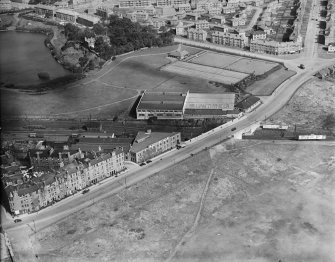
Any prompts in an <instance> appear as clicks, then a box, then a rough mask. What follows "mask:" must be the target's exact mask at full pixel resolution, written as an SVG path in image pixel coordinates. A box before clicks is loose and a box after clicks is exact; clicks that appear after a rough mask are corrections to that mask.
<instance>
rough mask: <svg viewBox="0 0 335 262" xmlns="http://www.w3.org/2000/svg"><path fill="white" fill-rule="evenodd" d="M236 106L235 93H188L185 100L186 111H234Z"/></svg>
mask: <svg viewBox="0 0 335 262" xmlns="http://www.w3.org/2000/svg"><path fill="white" fill-rule="evenodd" d="M234 105H235V93H223V94H207V93H188V94H187V96H186V100H185V109H222V110H233V109H234Z"/></svg>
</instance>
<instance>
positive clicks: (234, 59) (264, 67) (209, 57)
mask: <svg viewBox="0 0 335 262" xmlns="http://www.w3.org/2000/svg"><path fill="white" fill-rule="evenodd" d="M189 62H192V63H195V64H199V65H205V66H212V67H217V68H222V69H227V70H231V71H236V72H240V73H245V74H252V73H254V74H255V75H262V74H264V73H266V72H268V71H269V70H271V69H272V68H274V67H276V66H277V65H278V63H274V62H269V61H265V60H259V59H250V58H245V57H241V56H234V55H229V54H223V53H214V52H209V51H207V52H205V53H201V54H200V55H199V56H196V57H194V58H192V59H190V60H189Z"/></svg>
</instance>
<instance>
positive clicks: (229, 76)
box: [162, 61, 248, 85]
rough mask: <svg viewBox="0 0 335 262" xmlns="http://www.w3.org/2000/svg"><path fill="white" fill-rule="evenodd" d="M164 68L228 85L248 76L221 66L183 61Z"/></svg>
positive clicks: (168, 70) (171, 71) (164, 69)
mask: <svg viewBox="0 0 335 262" xmlns="http://www.w3.org/2000/svg"><path fill="white" fill-rule="evenodd" d="M162 70H163V71H166V72H170V73H173V74H179V75H184V76H188V77H196V78H201V79H206V80H208V81H215V82H219V83H223V84H228V85H229V84H235V83H237V82H239V81H241V80H243V79H244V78H246V77H247V76H248V75H247V74H245V73H240V72H234V71H229V70H225V69H221V68H215V67H211V66H204V65H198V64H193V63H187V62H182V61H177V62H175V63H172V64H169V65H167V66H165V67H163V68H162Z"/></svg>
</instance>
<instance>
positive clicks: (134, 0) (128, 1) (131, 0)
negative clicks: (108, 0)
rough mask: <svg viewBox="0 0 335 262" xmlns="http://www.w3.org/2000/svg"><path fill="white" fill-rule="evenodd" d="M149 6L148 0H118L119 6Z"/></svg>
mask: <svg viewBox="0 0 335 262" xmlns="http://www.w3.org/2000/svg"><path fill="white" fill-rule="evenodd" d="M146 6H151V1H150V0H120V3H119V7H120V8H136V7H146Z"/></svg>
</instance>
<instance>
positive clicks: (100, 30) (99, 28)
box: [93, 23, 107, 35]
mask: <svg viewBox="0 0 335 262" xmlns="http://www.w3.org/2000/svg"><path fill="white" fill-rule="evenodd" d="M93 32H94V34H96V35H104V34H106V32H107V29H106V28H105V27H104V26H103V25H102V24H100V23H98V24H95V25H93Z"/></svg>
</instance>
